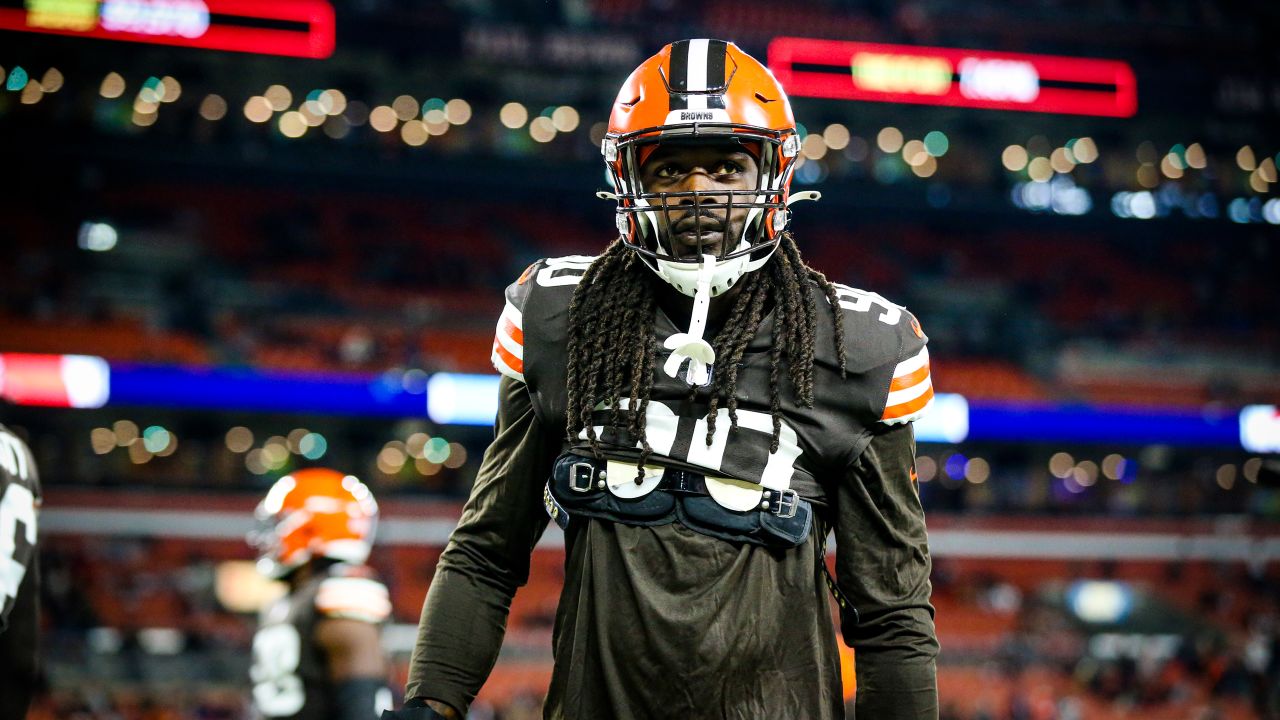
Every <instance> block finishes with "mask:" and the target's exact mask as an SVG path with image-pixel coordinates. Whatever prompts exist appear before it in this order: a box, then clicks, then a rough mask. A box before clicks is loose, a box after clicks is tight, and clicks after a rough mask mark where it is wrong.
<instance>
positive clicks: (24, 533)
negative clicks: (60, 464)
mask: <svg viewBox="0 0 1280 720" xmlns="http://www.w3.org/2000/svg"><path fill="white" fill-rule="evenodd" d="M39 506H40V479H39V477H38V476H37V474H36V464H35V458H33V457H32V455H31V450H30V449H29V448H28V447H27V445H26V443H24V442H22V441H21V440H19V439H18V437H17V436H15V435H14V434H13V433H12V432H10V431H9V430H8V429H6V428H5V427H4V426H3V425H0V688H3V692H0V718H3V719H4V720H10V719H11V718H22V717H26V714H27V706H28V705H29V704H30V703H31V695H32V693H33V691H34V689H35V681H36V657H37V647H36V633H37V630H38V625H39V604H40V598H39V594H40V586H39V582H40V574H39V568H38V567H37V566H36V509H37V508H38V507H39Z"/></svg>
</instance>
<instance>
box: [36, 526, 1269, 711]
mask: <svg viewBox="0 0 1280 720" xmlns="http://www.w3.org/2000/svg"><path fill="white" fill-rule="evenodd" d="M438 552H439V549H438V548H426V547H405V546H394V547H385V548H382V549H381V550H375V552H374V555H373V565H374V566H375V567H377V568H378V570H379V571H380V573H381V576H382V579H383V580H384V581H386V583H387V584H388V586H389V588H390V590H391V596H392V599H393V604H394V608H395V610H394V615H393V625H392V626H391V627H389V629H388V631H387V632H386V633H385V634H384V637H385V639H386V642H385V644H386V645H387V647H388V649H389V650H390V651H391V653H392V656H393V658H394V659H395V675H396V683H400V682H402V681H403V678H404V673H405V672H406V666H405V663H406V662H407V659H408V655H407V653H408V649H409V646H408V645H407V644H406V640H405V638H406V637H408V638H410V639H411V638H412V627H413V625H412V624H413V623H414V622H415V621H416V619H417V616H418V610H419V606H420V603H421V599H422V597H423V593H424V592H425V590H426V587H427V585H428V583H429V577H430V575H431V571H432V569H433V567H434V564H435V561H436V558H437V557H438ZM249 558H251V554H250V551H249V550H248V549H247V547H245V546H243V545H241V544H239V543H237V542H234V541H212V542H210V541H201V542H196V541H183V540H179V539H175V538H115V539H110V540H105V541H104V540H102V539H101V538H90V537H84V536H75V535H62V536H56V537H53V538H51V542H50V543H49V544H48V546H47V547H46V548H45V552H44V571H45V578H46V585H45V592H44V607H45V613H44V622H45V624H46V628H47V633H46V636H45V637H46V638H47V647H46V659H47V660H46V667H47V675H46V678H47V683H48V684H47V691H46V692H45V693H44V695H43V697H42V699H41V700H40V701H39V703H38V705H37V709H36V712H35V714H34V715H33V717H34V718H38V719H42V720H43V719H44V718H55V717H56V718H74V719H76V720H240V719H241V718H247V717H249V707H248V701H247V691H248V682H247V678H248V675H247V673H248V664H249V643H250V639H251V637H252V630H253V625H254V621H255V619H254V617H253V616H252V615H251V614H248V613H243V612H240V613H237V612H232V611H230V610H228V609H227V608H226V607H224V606H223V604H222V601H221V600H220V598H219V592H218V589H217V587H216V585H217V579H216V578H217V575H218V573H219V569H220V567H221V566H222V565H223V564H224V563H226V562H229V561H230V562H234V561H237V560H246V559H249ZM561 562H563V557H562V556H561V555H560V553H559V551H538V552H537V553H535V557H534V571H533V575H532V578H531V581H530V584H529V585H528V586H527V587H526V588H524V589H523V590H522V591H521V592H520V593H519V594H518V595H517V597H516V602H515V605H514V606H513V608H512V616H511V621H510V625H509V629H508V645H507V648H506V649H505V650H504V654H503V657H502V658H501V659H500V660H499V665H498V668H497V669H496V670H495V674H494V676H493V678H494V679H493V680H491V682H490V686H489V687H488V688H487V689H486V691H485V692H484V693H482V695H481V697H480V700H478V701H477V703H476V704H475V706H473V708H472V711H471V715H470V717H471V718H473V719H474V720H515V719H523V718H536V717H539V715H540V704H539V703H540V695H539V687H545V678H546V677H547V673H549V669H550V647H549V643H550V634H549V633H550V626H549V618H550V616H551V613H552V612H553V610H554V605H555V599H556V595H557V594H558V591H559V584H560V576H559V564H560V563H561ZM1081 579H1091V580H1095V581H1103V582H1115V583H1119V584H1120V585H1121V586H1123V587H1125V588H1128V589H1129V590H1131V591H1132V592H1133V593H1134V597H1135V602H1134V609H1133V611H1132V612H1131V613H1130V614H1129V615H1128V616H1127V617H1125V618H1123V619H1120V620H1116V621H1115V622H1111V623H1103V624H1098V623H1097V622H1093V623H1091V622H1088V621H1086V620H1085V619H1083V616H1082V615H1081V614H1080V613H1079V611H1078V610H1076V609H1074V608H1075V606H1074V605H1073V604H1072V603H1071V601H1070V599H1069V598H1070V595H1071V588H1072V587H1073V585H1075V584H1076V583H1077V582H1078V581H1080V580H1081ZM933 582H934V599H933V602H934V605H935V607H936V608H937V624H938V634H939V639H940V642H941V643H942V646H943V650H944V653H943V657H942V662H941V665H940V668H939V687H940V696H941V703H942V717H943V718H947V719H948V720H1085V719H1090V720H1092V719H1098V718H1101V719H1103V720H1111V719H1112V718H1116V719H1119V718H1144V719H1146V718H1155V719H1157V720H1163V719H1168V720H1174V719H1175V718H1177V719H1184V718H1195V719H1197V720H1199V719H1205V720H1208V719H1210V718H1221V719H1223V720H1231V719H1236V718H1239V719H1241V720H1243V719H1246V718H1262V719H1264V720H1269V719H1272V718H1277V717H1280V695H1277V687H1280V603H1278V602H1277V598H1280V565H1277V564H1276V563H1275V562H1274V560H1273V561H1272V562H1270V563H1262V564H1258V565H1249V564H1243V563H1209V562H1204V561H1167V562H1134V561H1120V562H1116V561H1096V560H1095V561H1091V560H1080V561H1073V562H1061V561H1056V562H1055V561H1043V560H1016V559H1010V560H978V559H963V558H948V557H941V558H938V559H937V561H936V563H935V567H934V576H933ZM406 629H408V635H405V634H404V632H405V630H406ZM195 677H198V678H200V681H199V682H192V681H191V679H192V678H195ZM539 683H542V685H541V686H540V685H539ZM393 684H394V683H393Z"/></svg>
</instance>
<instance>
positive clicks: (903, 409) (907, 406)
mask: <svg viewBox="0 0 1280 720" xmlns="http://www.w3.org/2000/svg"><path fill="white" fill-rule="evenodd" d="M932 399H933V387H932V386H930V387H929V389H928V390H925V391H924V394H923V395H921V396H920V397H918V398H912V399H911V400H909V401H907V402H904V403H898V404H897V405H892V406H890V407H887V408H885V409H884V415H882V416H881V417H880V419H881V420H893V419H894V418H900V417H903V416H904V415H910V414H911V413H913V412H916V411H918V410H920V409H921V408H923V407H924V406H925V405H928V404H929V401H930V400H932Z"/></svg>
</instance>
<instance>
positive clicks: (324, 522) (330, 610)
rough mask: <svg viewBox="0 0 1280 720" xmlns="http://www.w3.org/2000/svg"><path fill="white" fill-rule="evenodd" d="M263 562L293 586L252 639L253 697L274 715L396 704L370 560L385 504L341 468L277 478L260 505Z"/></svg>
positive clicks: (343, 718)
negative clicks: (381, 505)
mask: <svg viewBox="0 0 1280 720" xmlns="http://www.w3.org/2000/svg"><path fill="white" fill-rule="evenodd" d="M255 515H256V517H257V520H258V523H259V529H258V530H257V531H256V532H254V533H253V534H251V535H250V538H249V541H250V544H251V545H253V546H254V547H255V548H257V549H258V550H259V552H260V553H261V556H260V558H259V560H258V569H259V570H261V571H262V572H263V573H264V574H266V575H267V576H268V577H271V578H276V579H281V580H283V581H284V582H285V583H286V584H287V585H288V593H287V594H286V595H285V596H283V597H281V598H280V599H278V600H276V601H275V602H273V603H271V604H269V605H268V606H267V607H266V608H264V609H263V611H262V614H261V619H260V624H259V628H258V631H257V633H256V634H255V635H254V637H253V667H252V668H251V670H250V677H251V680H252V681H253V703H254V706H255V708H256V709H257V712H258V713H259V715H261V716H262V717H267V718H296V719H297V720H370V719H372V718H377V717H378V714H379V712H381V711H382V710H384V709H386V708H389V707H390V706H391V691H390V689H389V688H388V687H387V679H388V671H387V662H386V659H385V657H384V655H383V652H382V646H381V643H380V635H381V624H382V623H383V621H384V620H386V619H387V617H388V616H389V615H390V614H391V601H390V599H389V597H388V594H387V588H386V587H385V586H384V585H383V584H382V583H380V582H378V580H377V579H375V578H374V575H373V572H372V571H371V570H370V569H369V568H368V567H365V566H364V562H365V561H366V560H367V559H368V557H369V550H370V548H371V546H372V544H373V536H374V531H375V529H376V526H377V522H378V505H377V503H376V502H375V501H374V499H373V495H372V494H370V492H369V489H368V488H367V487H365V485H364V483H362V482H360V481H359V480H358V479H356V478H355V477H354V476H351V475H344V474H343V473H340V472H336V471H334V470H327V469H321V468H313V469H307V470H299V471H297V472H294V473H292V474H289V475H285V476H284V477H282V478H280V479H279V480H277V481H276V483H275V485H273V486H272V487H271V490H270V491H269V492H268V493H267V496H266V498H265V499H263V501H262V502H261V503H259V504H258V508H257V510H256V512H255Z"/></svg>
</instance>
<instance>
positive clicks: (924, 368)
mask: <svg viewBox="0 0 1280 720" xmlns="http://www.w3.org/2000/svg"><path fill="white" fill-rule="evenodd" d="M927 377H929V363H925V364H924V365H921V366H920V367H919V368H917V369H916V370H915V372H910V373H907V374H906V375H903V376H902V377H896V378H894V379H893V382H891V383H889V392H894V391H895V390H906V389H907V388H909V387H911V386H912V385H916V384H918V383H920V382H921V381H923V380H924V379H925V378H927Z"/></svg>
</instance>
